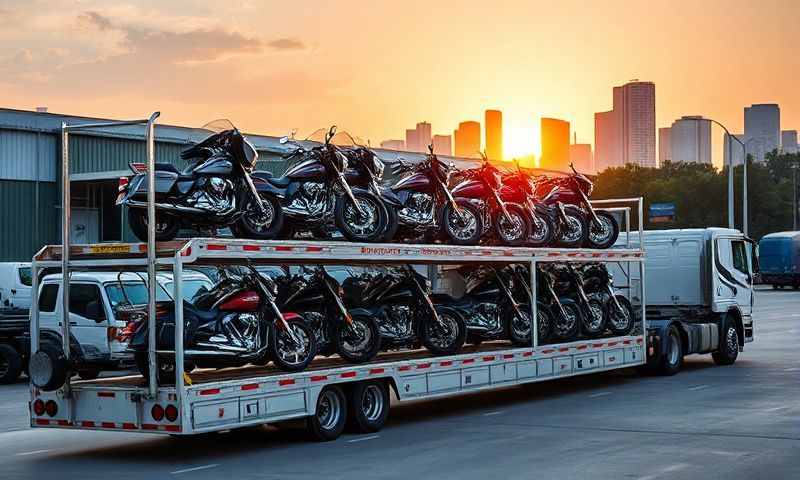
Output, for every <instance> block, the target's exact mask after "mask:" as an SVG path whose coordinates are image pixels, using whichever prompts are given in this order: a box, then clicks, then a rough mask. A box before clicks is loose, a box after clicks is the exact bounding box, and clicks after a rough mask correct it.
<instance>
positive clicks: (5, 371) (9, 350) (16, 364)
mask: <svg viewBox="0 0 800 480" xmlns="http://www.w3.org/2000/svg"><path fill="white" fill-rule="evenodd" d="M21 373H22V355H20V354H19V352H18V351H17V349H15V348H14V347H12V346H11V345H6V344H0V384H7V383H14V382H16V381H17V379H18V378H19V376H20V374H21Z"/></svg>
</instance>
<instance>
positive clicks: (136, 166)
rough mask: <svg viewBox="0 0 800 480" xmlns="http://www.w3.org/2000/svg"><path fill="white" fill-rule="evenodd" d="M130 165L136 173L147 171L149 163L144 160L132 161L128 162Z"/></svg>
mask: <svg viewBox="0 0 800 480" xmlns="http://www.w3.org/2000/svg"><path fill="white" fill-rule="evenodd" d="M128 166H129V167H130V169H131V171H132V172H133V173H136V174H139V173H145V172H147V164H145V163H142V162H131V163H129V164H128Z"/></svg>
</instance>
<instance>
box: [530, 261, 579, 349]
mask: <svg viewBox="0 0 800 480" xmlns="http://www.w3.org/2000/svg"><path fill="white" fill-rule="evenodd" d="M536 285H537V291H538V295H537V296H538V298H539V299H540V300H541V302H542V303H543V304H544V305H545V308H546V309H547V311H548V313H549V314H550V318H551V319H552V337H553V338H554V339H556V340H572V339H573V338H574V337H575V336H576V335H577V334H578V328H579V325H580V323H582V322H583V313H582V312H581V308H580V307H579V306H578V304H577V303H576V302H575V301H574V300H572V299H571V298H568V297H565V296H560V295H559V294H558V293H557V292H556V279H555V273H554V271H553V265H541V266H539V268H537V269H536Z"/></svg>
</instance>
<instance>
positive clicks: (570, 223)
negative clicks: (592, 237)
mask: <svg viewBox="0 0 800 480" xmlns="http://www.w3.org/2000/svg"><path fill="white" fill-rule="evenodd" d="M564 213H565V216H566V222H565V221H564V220H561V221H560V222H559V223H560V225H559V229H558V236H557V238H556V244H557V246H559V247H563V248H579V247H581V246H582V245H583V244H584V243H586V237H587V236H588V235H589V225H588V224H587V222H586V217H585V216H584V213H583V211H582V210H581V209H579V208H577V207H575V206H572V205H568V206H566V207H564Z"/></svg>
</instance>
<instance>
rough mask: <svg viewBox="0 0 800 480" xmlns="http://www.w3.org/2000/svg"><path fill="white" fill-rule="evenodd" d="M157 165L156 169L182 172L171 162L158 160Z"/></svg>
mask: <svg viewBox="0 0 800 480" xmlns="http://www.w3.org/2000/svg"><path fill="white" fill-rule="evenodd" d="M155 167H156V170H161V171H163V172H173V173H181V172H180V171H179V170H178V168H177V167H176V166H175V165H173V164H171V163H162V162H156V163H155Z"/></svg>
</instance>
